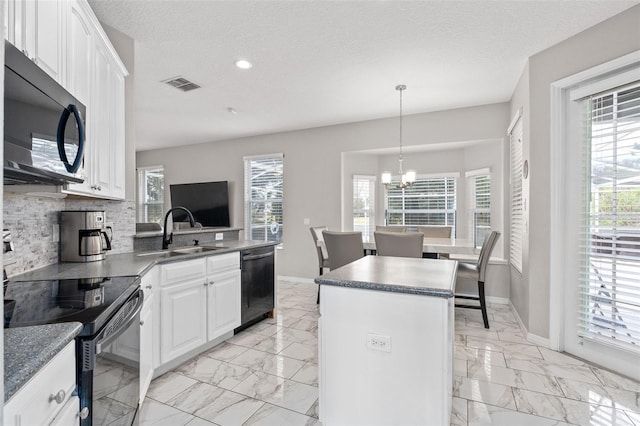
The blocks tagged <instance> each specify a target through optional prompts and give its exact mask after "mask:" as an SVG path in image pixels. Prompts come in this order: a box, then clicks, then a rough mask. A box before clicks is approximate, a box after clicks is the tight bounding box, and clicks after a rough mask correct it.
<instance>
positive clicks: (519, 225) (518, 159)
mask: <svg viewBox="0 0 640 426" xmlns="http://www.w3.org/2000/svg"><path fill="white" fill-rule="evenodd" d="M509 135H510V146H511V148H510V150H511V239H510V245H509V262H510V263H511V265H512V266H513V267H514V268H516V269H517V270H518V271H519V272H522V237H523V233H524V232H523V231H524V221H523V212H522V157H523V148H522V145H523V141H522V118H519V119H518V120H517V121H516V123H515V125H514V126H513V128H512V129H511V131H510V132H509Z"/></svg>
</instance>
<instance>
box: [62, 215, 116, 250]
mask: <svg viewBox="0 0 640 426" xmlns="http://www.w3.org/2000/svg"><path fill="white" fill-rule="evenodd" d="M107 231H108V232H107ZM112 239H113V230H112V229H111V227H110V226H105V215H104V211H99V210H65V211H62V212H60V261H62V262H93V261H96V260H103V259H104V258H105V252H106V251H107V250H111V241H112Z"/></svg>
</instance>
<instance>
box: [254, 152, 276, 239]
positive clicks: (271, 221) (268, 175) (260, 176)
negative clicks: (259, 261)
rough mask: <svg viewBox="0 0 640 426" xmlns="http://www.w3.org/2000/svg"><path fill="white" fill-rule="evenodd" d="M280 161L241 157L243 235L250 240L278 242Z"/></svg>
mask: <svg viewBox="0 0 640 426" xmlns="http://www.w3.org/2000/svg"><path fill="white" fill-rule="evenodd" d="M283 159H284V156H283V155H282V154H273V155H265V156H256V157H245V158H244V202H245V210H244V212H245V213H244V214H245V232H246V235H247V238H249V239H251V240H260V241H277V242H282V230H283V229H282V228H283V221H282V195H283V194H282V192H283V191H282V190H283V182H284V181H283V176H284V175H283Z"/></svg>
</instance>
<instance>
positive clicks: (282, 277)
mask: <svg viewBox="0 0 640 426" xmlns="http://www.w3.org/2000/svg"><path fill="white" fill-rule="evenodd" d="M277 279H278V281H280V280H282V281H295V282H297V283H308V284H315V282H313V278H301V277H291V276H288V275H278V276H277Z"/></svg>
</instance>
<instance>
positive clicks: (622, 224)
mask: <svg viewBox="0 0 640 426" xmlns="http://www.w3.org/2000/svg"><path fill="white" fill-rule="evenodd" d="M580 102H581V103H582V105H583V106H584V108H583V110H584V112H585V119H584V135H585V136H584V139H585V144H586V147H587V149H586V150H585V153H586V158H584V162H583V164H584V166H585V167H584V189H585V191H584V193H585V196H586V197H588V199H587V201H588V202H585V203H584V205H585V209H584V220H583V223H582V230H583V232H582V236H581V240H582V241H583V244H581V247H580V248H581V259H582V267H581V269H582V273H581V276H580V283H579V290H580V291H579V294H580V299H581V300H580V301H579V302H580V303H579V304H578V306H579V307H580V308H579V312H578V313H577V317H578V318H577V319H578V335H580V336H582V337H585V338H589V339H593V340H597V341H599V342H601V343H604V344H608V345H613V346H615V347H618V348H622V349H627V350H630V351H633V352H636V353H640V82H635V83H633V84H631V85H626V86H624V87H621V88H617V89H615V90H610V91H608V92H604V93H599V94H595V95H592V96H590V97H588V98H586V99H583V100H581V101H580Z"/></svg>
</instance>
